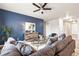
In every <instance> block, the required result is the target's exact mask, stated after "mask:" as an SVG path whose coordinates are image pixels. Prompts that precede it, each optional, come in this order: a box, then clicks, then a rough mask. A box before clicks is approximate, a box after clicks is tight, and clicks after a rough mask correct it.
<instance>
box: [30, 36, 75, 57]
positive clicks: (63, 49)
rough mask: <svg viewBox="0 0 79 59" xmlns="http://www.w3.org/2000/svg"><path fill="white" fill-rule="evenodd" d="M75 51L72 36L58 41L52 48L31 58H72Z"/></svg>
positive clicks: (38, 52) (36, 53)
mask: <svg viewBox="0 0 79 59" xmlns="http://www.w3.org/2000/svg"><path fill="white" fill-rule="evenodd" d="M74 50H75V40H73V39H72V37H71V35H69V36H67V37H66V38H65V39H63V40H59V41H56V42H55V43H53V44H52V45H51V46H47V47H45V48H43V49H41V50H39V51H37V52H35V53H33V54H31V55H30V56H70V55H72V53H73V52H74Z"/></svg>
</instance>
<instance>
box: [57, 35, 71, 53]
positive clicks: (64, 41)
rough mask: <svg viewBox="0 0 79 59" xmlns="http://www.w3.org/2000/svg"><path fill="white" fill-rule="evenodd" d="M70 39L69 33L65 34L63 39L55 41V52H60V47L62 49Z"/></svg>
mask: <svg viewBox="0 0 79 59" xmlns="http://www.w3.org/2000/svg"><path fill="white" fill-rule="evenodd" d="M71 41H72V37H71V35H69V36H67V37H66V38H65V39H63V40H59V41H57V44H56V53H58V52H60V51H61V50H62V49H64V48H65V47H66V46H67V45H68V44H69V42H71Z"/></svg>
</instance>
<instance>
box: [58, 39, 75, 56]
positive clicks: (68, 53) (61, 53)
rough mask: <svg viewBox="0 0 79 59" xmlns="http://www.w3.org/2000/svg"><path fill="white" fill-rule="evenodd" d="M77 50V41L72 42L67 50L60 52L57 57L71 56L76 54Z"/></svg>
mask: <svg viewBox="0 0 79 59" xmlns="http://www.w3.org/2000/svg"><path fill="white" fill-rule="evenodd" d="M74 49H75V40H73V41H71V43H70V44H69V45H67V47H66V48H65V49H63V50H62V51H61V52H59V53H58V54H57V55H59V56H70V55H72V53H73V52H74Z"/></svg>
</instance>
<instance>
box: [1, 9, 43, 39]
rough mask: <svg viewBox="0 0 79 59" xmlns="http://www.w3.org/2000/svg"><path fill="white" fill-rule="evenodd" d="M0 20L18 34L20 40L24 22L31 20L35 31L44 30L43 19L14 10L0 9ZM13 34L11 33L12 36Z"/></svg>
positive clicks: (40, 31)
mask: <svg viewBox="0 0 79 59" xmlns="http://www.w3.org/2000/svg"><path fill="white" fill-rule="evenodd" d="M0 22H1V23H4V24H5V25H7V26H8V27H11V28H12V29H13V30H14V31H15V32H16V33H17V35H18V37H19V39H20V40H23V34H24V31H23V27H22V24H23V23H24V22H33V23H35V24H36V32H39V33H41V34H43V32H44V27H43V24H44V21H43V20H42V19H39V18H35V17H31V16H27V15H22V14H18V13H15V12H11V11H7V10H3V9H0ZM14 35H15V34H13V36H14Z"/></svg>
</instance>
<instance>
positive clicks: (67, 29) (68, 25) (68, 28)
mask: <svg viewBox="0 0 79 59" xmlns="http://www.w3.org/2000/svg"><path fill="white" fill-rule="evenodd" d="M63 25H64V26H63V27H64V32H65V33H66V35H71V33H72V28H71V27H72V25H71V23H70V22H67V21H64V23H63Z"/></svg>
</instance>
